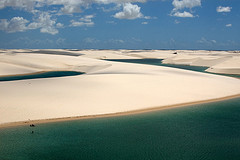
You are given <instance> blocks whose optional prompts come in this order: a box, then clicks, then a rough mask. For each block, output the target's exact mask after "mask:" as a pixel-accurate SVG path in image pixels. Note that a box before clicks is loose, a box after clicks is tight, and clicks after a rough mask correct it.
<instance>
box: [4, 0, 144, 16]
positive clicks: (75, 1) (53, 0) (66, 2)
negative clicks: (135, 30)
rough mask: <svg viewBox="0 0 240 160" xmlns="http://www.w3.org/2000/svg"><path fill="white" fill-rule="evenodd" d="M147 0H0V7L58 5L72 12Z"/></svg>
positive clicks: (25, 8)
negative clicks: (98, 6) (95, 4)
mask: <svg viewBox="0 0 240 160" xmlns="http://www.w3.org/2000/svg"><path fill="white" fill-rule="evenodd" d="M146 1H147V0H1V1H0V9H2V8H5V7H14V8H20V9H24V10H27V11H31V12H32V11H34V10H35V9H36V8H38V7H44V6H51V5H59V6H62V7H61V9H60V12H61V13H62V14H73V13H80V12H82V8H84V7H89V6H90V5H91V4H93V3H97V4H110V3H115V4H122V3H132V2H141V3H143V2H146Z"/></svg>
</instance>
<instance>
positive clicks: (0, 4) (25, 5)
mask: <svg viewBox="0 0 240 160" xmlns="http://www.w3.org/2000/svg"><path fill="white" fill-rule="evenodd" d="M36 4H37V1H34V0H1V1H0V9H2V8H5V7H14V8H20V9H24V10H27V11H33V10H34V8H35V5H36Z"/></svg>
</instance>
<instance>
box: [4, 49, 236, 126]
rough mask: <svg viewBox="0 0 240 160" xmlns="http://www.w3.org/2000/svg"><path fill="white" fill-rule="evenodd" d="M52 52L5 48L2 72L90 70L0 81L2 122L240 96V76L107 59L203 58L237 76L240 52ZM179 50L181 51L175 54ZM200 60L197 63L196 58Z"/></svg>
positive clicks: (120, 111)
mask: <svg viewBox="0 0 240 160" xmlns="http://www.w3.org/2000/svg"><path fill="white" fill-rule="evenodd" d="M47 51H48V50H2V51H1V53H0V76H12V75H19V74H20V75H21V74H33V73H36V72H47V71H77V72H78V71H79V72H85V73H86V74H83V75H77V76H68V77H55V78H39V79H29V80H16V81H1V82H0V113H1V116H0V124H1V125H2V126H4V125H6V124H8V125H9V124H19V123H22V122H30V121H33V120H42V121H43V120H46V119H48V120H50V119H55V120H57V119H61V120H63V119H64V118H67V117H85V118H86V117H96V116H109V115H114V114H115V115H119V114H126V113H137V112H143V111H149V110H156V109H161V108H162V109H163V108H166V107H168V108H169V107H176V106H182V105H189V104H192V103H199V102H201V103H202V102H208V101H212V100H220V99H222V98H232V97H233V96H238V95H239V94H240V80H239V79H236V78H231V77H226V76H220V75H213V74H207V73H200V72H193V71H188V70H182V69H176V68H170V67H163V66H152V65H143V64H130V63H122V62H111V61H105V60H102V59H136V58H138V59H141V58H159V59H164V61H166V62H165V63H167V62H169V61H170V60H172V61H171V63H176V62H178V63H180V62H181V64H186V62H188V63H189V65H194V64H195V65H198V66H201V62H202V65H203V66H207V65H208V66H209V68H210V69H211V68H212V69H215V70H216V69H218V70H224V72H225V73H226V72H229V73H230V74H232V73H233V69H234V73H236V74H237V73H238V69H239V61H238V60H237V59H238V58H239V57H238V54H239V53H235V52H216V53H215V52H213V53H212V52H211V53H209V52H210V51H166V50H165V51H159V50H152V51H151V50H150V51H134V50H79V51H77V50H51V53H53V52H54V54H46V53H47ZM41 52H44V53H43V54H41ZM58 52H61V54H57V53H58ZM175 52H177V53H178V54H173V53H175ZM62 53H64V54H62ZM67 53H69V54H70V55H69V56H68V55H67ZM73 55H74V56H73ZM181 56H182V57H181ZM194 56H195V57H194ZM190 57H191V58H190ZM195 58H196V61H194V60H193V59H195ZM231 60H232V62H233V63H231ZM229 61H230V62H229ZM193 62H194V63H193ZM211 64H212V65H211ZM214 66H215V68H214ZM219 68H220V69H219ZM223 68H224V69H223ZM16 122H17V123H16ZM35 122H36V121H35ZM38 122H40V121H38Z"/></svg>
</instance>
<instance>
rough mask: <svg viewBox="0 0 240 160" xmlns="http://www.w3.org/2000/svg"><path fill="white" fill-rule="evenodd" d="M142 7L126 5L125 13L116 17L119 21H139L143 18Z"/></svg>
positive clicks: (117, 14) (120, 13)
mask: <svg viewBox="0 0 240 160" xmlns="http://www.w3.org/2000/svg"><path fill="white" fill-rule="evenodd" d="M140 10H141V7H139V6H138V5H133V4H131V3H125V4H124V5H123V11H122V12H118V13H116V14H115V15H114V17H115V18H118V19H137V18H142V17H143V14H142V13H141V11H140Z"/></svg>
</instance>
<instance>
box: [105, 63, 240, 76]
mask: <svg viewBox="0 0 240 160" xmlns="http://www.w3.org/2000/svg"><path fill="white" fill-rule="evenodd" d="M106 60H108V61H115V62H126V63H139V64H149V65H156V66H165V67H173V68H180V69H186V70H192V71H198V72H203V73H209V74H217V75H224V76H231V77H236V78H240V75H235V74H218V73H210V72H206V71H205V70H206V69H208V67H202V66H190V65H177V64H163V63H162V59H106Z"/></svg>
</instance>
